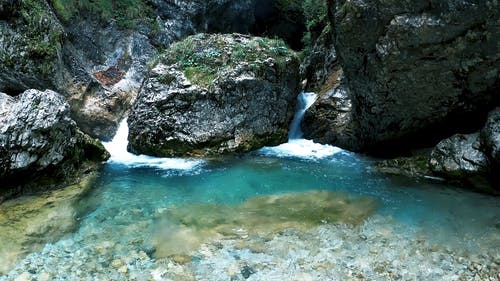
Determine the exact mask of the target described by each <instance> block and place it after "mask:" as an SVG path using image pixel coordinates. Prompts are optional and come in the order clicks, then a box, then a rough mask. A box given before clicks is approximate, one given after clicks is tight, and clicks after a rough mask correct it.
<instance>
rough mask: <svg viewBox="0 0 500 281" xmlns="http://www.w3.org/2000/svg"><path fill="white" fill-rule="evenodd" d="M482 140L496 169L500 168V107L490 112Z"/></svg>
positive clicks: (482, 132)
mask: <svg viewBox="0 0 500 281" xmlns="http://www.w3.org/2000/svg"><path fill="white" fill-rule="evenodd" d="M481 142H482V144H483V147H484V150H485V152H486V153H487V155H488V157H489V158H490V160H491V162H492V164H494V166H495V168H496V169H498V168H500V107H497V108H496V109H495V110H493V111H491V112H490V113H489V115H488V120H487V121H486V124H485V125H484V127H483V129H482V130H481ZM497 172H500V171H499V170H497Z"/></svg>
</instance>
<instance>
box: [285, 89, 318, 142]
mask: <svg viewBox="0 0 500 281" xmlns="http://www.w3.org/2000/svg"><path fill="white" fill-rule="evenodd" d="M315 101H316V94H315V93H306V92H302V93H300V94H299V95H298V96H297V111H295V116H294V117H293V120H292V124H290V131H289V132H288V140H297V139H301V138H302V136H303V135H304V133H303V132H302V129H301V128H300V124H301V122H302V119H304V114H305V113H306V110H307V109H308V108H309V107H311V105H313V103H314V102H315Z"/></svg>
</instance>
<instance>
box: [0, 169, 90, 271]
mask: <svg viewBox="0 0 500 281" xmlns="http://www.w3.org/2000/svg"><path fill="white" fill-rule="evenodd" d="M96 178H97V174H96V173H90V174H87V175H85V176H84V177H82V178H80V181H79V183H78V184H75V185H71V186H68V187H65V188H63V189H59V190H54V191H50V192H48V193H45V194H43V195H41V196H32V197H20V198H16V199H13V200H9V201H7V202H4V203H3V204H1V205H0V241H9V243H0V260H1V261H2V262H1V263H0V274H2V273H7V272H8V271H9V270H10V269H11V267H12V266H14V265H15V264H17V262H18V261H19V260H20V259H21V258H23V257H24V256H26V255H27V254H29V253H31V252H33V251H38V250H40V249H41V248H42V247H43V246H44V244H45V243H50V242H55V241H57V240H58V239H59V238H61V237H63V236H64V235H66V234H68V233H71V231H73V230H75V228H76V227H77V225H78V224H77V220H76V219H77V216H78V215H79V210H78V209H76V207H75V206H76V205H77V203H78V201H79V200H80V199H81V198H82V197H83V196H84V195H86V194H87V193H88V192H89V191H90V190H91V187H92V185H93V183H94V180H95V179H96ZM2 183H3V181H2ZM40 279H41V278H40Z"/></svg>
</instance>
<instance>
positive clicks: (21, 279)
mask: <svg viewBox="0 0 500 281" xmlns="http://www.w3.org/2000/svg"><path fill="white" fill-rule="evenodd" d="M391 223H392V222H391V221H390V220H388V219H387V218H383V217H379V218H377V220H375V219H373V220H371V221H369V222H367V223H366V224H365V225H362V226H360V227H351V226H344V225H333V224H324V225H321V226H319V227H317V228H314V229H311V230H307V231H303V230H301V231H299V230H293V231H292V230H286V231H283V232H282V233H281V235H276V236H274V237H267V238H266V239H263V238H262V237H254V236H249V237H246V236H245V235H241V236H231V237H224V238H223V239H217V240H213V241H208V242H207V243H205V244H203V245H202V246H201V247H200V249H199V250H198V251H196V252H194V253H193V255H192V256H190V255H177V256H171V257H168V258H164V259H154V258H153V257H151V252H154V251H153V250H149V249H148V248H147V246H146V245H148V241H147V239H143V240H144V242H143V243H144V245H142V244H141V243H129V241H132V240H133V239H134V240H133V241H138V240H137V237H130V240H120V239H123V238H124V237H119V238H116V237H115V239H116V241H113V240H112V239H111V237H112V236H111V233H110V236H109V237H105V238H104V239H103V240H104V241H95V239H94V240H90V239H84V237H81V236H77V237H75V239H74V241H71V242H68V240H65V241H60V242H56V243H54V244H47V245H46V246H45V248H44V249H42V250H41V251H40V252H36V253H32V254H30V255H28V256H27V257H26V258H25V259H24V260H23V261H21V262H20V263H19V264H18V266H17V267H16V268H14V269H13V270H12V271H11V272H9V273H8V274H7V275H6V276H0V281H7V280H8V281H31V280H39V281H47V280H176V281H177V280H178V281H182V280H198V279H203V280H206V281H216V280H245V279H248V280H315V281H316V280H317V281H323V280H324V281H327V280H332V279H334V280H467V281H468V280H495V281H498V280H499V279H500V275H499V274H500V270H499V266H498V257H499V256H500V254H499V253H497V252H498V249H497V250H496V251H493V252H491V253H489V254H483V255H479V253H478V254H477V255H473V254H470V253H466V252H463V251H460V248H451V247H448V246H439V244H438V245H436V243H431V241H428V240H425V239H423V238H421V237H419V239H418V240H417V239H411V237H407V236H405V235H404V233H398V231H397V230H395V229H388V227H390V225H391ZM379 228H380V229H379ZM93 231H95V230H93ZM383 231H385V232H384V233H389V231H390V233H391V235H390V237H388V236H387V235H378V233H382V232H383ZM242 232H243V231H242ZM92 233H94V232H92ZM83 234H85V233H83ZM83 234H82V235H83ZM113 234H115V233H113ZM243 236H245V238H243ZM141 239H142V238H141ZM87 241H91V242H92V243H90V242H87ZM86 243H89V244H86ZM479 250H480V248H478V251H479ZM490 251H491V249H490ZM148 252H149V254H148ZM29 272H32V274H30V273H29Z"/></svg>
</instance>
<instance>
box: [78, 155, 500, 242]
mask: <svg viewBox="0 0 500 281" xmlns="http://www.w3.org/2000/svg"><path fill="white" fill-rule="evenodd" d="M265 154H266V152H262V151H261V152H254V153H250V154H247V155H242V156H241V157H235V158H226V159H217V160H206V161H204V162H201V163H199V164H198V165H196V166H194V167H193V168H192V169H184V170H173V169H167V170H165V169H159V168H148V167H137V168H131V167H129V166H125V165H121V164H113V163H110V164H107V165H106V166H105V167H104V169H103V171H102V176H101V178H100V179H99V180H98V182H97V183H96V188H95V189H94V191H93V192H92V193H91V194H90V195H89V196H88V197H87V199H86V200H84V201H82V202H81V204H82V205H83V206H84V207H85V209H86V210H87V211H86V212H85V216H84V217H82V221H81V223H82V225H84V226H85V224H92V225H94V226H95V225H97V224H99V220H102V222H103V227H112V226H120V225H124V224H125V225H126V224H127V222H126V220H130V221H133V220H134V219H136V218H134V217H133V216H131V217H128V218H127V217H125V218H124V217H122V216H117V214H120V213H123V212H125V213H127V210H134V209H135V210H140V211H139V212H138V213H137V215H138V216H140V220H144V219H145V218H150V219H151V220H153V217H154V215H155V213H157V212H158V210H161V209H164V208H169V207H172V206H177V207H178V206H182V205H188V204H193V203H210V204H220V205H237V204H241V203H242V202H244V201H245V200H247V199H249V198H252V197H254V196H259V195H270V194H284V193H289V192H301V191H307V190H329V191H343V192H346V193H348V194H352V195H368V196H371V197H373V198H375V200H376V201H377V203H378V209H377V213H378V214H380V215H384V216H390V217H392V218H394V219H395V221H397V222H398V223H400V224H402V225H403V226H405V227H406V231H407V232H408V234H410V235H415V236H417V235H418V236H424V237H426V238H428V239H436V240H437V241H438V242H442V243H448V244H450V245H451V246H452V245H455V246H459V247H470V248H471V249H473V248H475V247H477V246H478V244H480V243H481V242H482V237H483V236H484V235H489V236H491V235H492V233H498V232H499V227H500V202H499V200H497V198H496V197H491V196H486V195H482V194H478V193H474V192H470V191H466V190H462V189H458V188H453V187H449V186H446V185H441V184H432V183H427V182H416V181H411V180H404V179H401V178H391V177H387V176H383V175H379V174H376V173H373V172H371V171H370V166H371V165H372V164H373V163H374V162H375V160H373V159H370V158H366V157H363V156H359V155H356V154H353V153H349V152H339V153H336V154H334V155H332V156H330V157H326V158H323V159H301V158H296V157H277V156H267V155H265ZM103 218H105V220H103ZM123 220H125V221H123ZM104 222H105V223H104ZM153 223H154V222H153V221H151V224H153ZM150 226H151V227H152V226H153V225H150Z"/></svg>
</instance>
